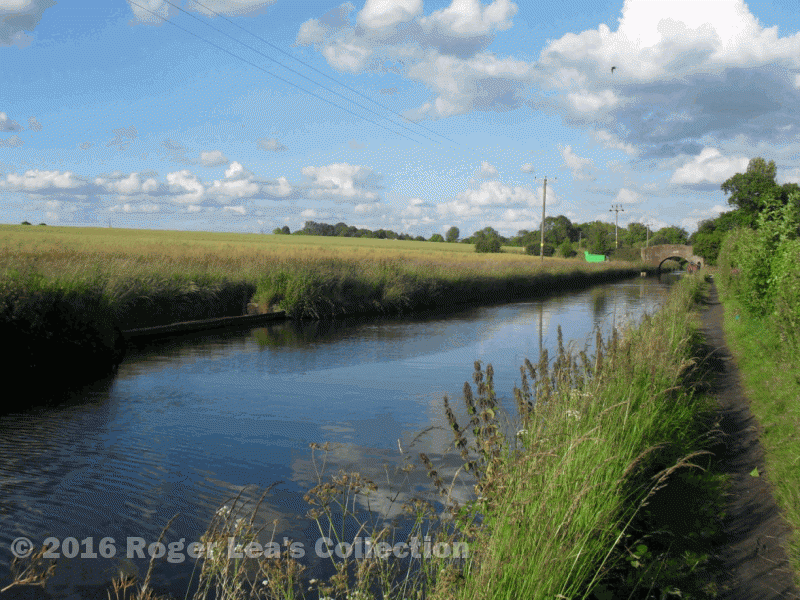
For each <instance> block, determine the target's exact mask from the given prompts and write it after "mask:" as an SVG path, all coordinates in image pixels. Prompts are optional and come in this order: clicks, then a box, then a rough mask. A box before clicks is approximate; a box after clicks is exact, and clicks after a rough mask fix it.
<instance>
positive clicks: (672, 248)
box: [641, 244, 705, 269]
mask: <svg viewBox="0 0 800 600" xmlns="http://www.w3.org/2000/svg"><path fill="white" fill-rule="evenodd" d="M641 253H642V260H643V261H644V262H646V263H648V264H651V265H653V266H656V267H658V268H659V269H660V268H661V265H662V264H663V263H664V261H665V260H667V259H670V258H682V259H684V260H688V261H689V262H691V263H694V264H696V265H700V266H701V267H702V266H703V264H704V263H705V259H704V258H703V257H702V256H696V255H695V254H694V252H693V250H692V246H684V245H682V244H660V245H658V246H650V247H648V248H642V250H641Z"/></svg>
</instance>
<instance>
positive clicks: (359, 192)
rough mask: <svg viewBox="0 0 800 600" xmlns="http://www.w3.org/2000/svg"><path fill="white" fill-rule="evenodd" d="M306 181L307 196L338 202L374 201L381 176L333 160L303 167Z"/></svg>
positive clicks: (371, 171)
mask: <svg viewBox="0 0 800 600" xmlns="http://www.w3.org/2000/svg"><path fill="white" fill-rule="evenodd" d="M303 175H304V176H305V177H306V178H307V179H308V180H309V186H308V195H309V196H310V197H311V198H316V199H330V200H336V201H338V202H354V203H365V202H377V201H378V200H379V196H378V193H377V190H378V189H380V187H379V182H380V179H381V175H379V174H377V173H375V172H373V170H372V169H371V168H369V167H365V166H361V165H351V164H348V163H335V164H331V165H326V166H322V167H304V168H303Z"/></svg>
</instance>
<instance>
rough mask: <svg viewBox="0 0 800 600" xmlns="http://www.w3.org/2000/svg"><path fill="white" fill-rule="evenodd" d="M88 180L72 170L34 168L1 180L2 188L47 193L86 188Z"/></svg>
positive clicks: (11, 174)
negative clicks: (79, 176) (41, 169)
mask: <svg viewBox="0 0 800 600" xmlns="http://www.w3.org/2000/svg"><path fill="white" fill-rule="evenodd" d="M85 186H86V182H85V181H84V180H82V179H80V178H78V177H77V176H76V175H75V174H74V173H72V172H71V171H64V172H62V171H40V170H39V169H32V170H30V171H26V172H25V174H24V175H17V174H15V173H10V174H8V175H6V179H5V181H2V180H0V190H6V191H10V192H29V193H35V194H46V193H49V192H58V191H66V190H79V189H81V188H85Z"/></svg>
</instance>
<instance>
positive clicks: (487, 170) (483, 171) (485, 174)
mask: <svg viewBox="0 0 800 600" xmlns="http://www.w3.org/2000/svg"><path fill="white" fill-rule="evenodd" d="M476 175H477V176H478V177H482V178H484V179H494V178H496V177H497V175H498V171H497V167H495V166H494V165H492V164H489V163H488V162H487V161H485V160H484V161H482V162H481V166H480V168H479V169H478V172H477V173H476Z"/></svg>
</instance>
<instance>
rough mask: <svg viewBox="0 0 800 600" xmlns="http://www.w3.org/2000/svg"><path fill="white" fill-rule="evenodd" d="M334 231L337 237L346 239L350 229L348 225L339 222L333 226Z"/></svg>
mask: <svg viewBox="0 0 800 600" xmlns="http://www.w3.org/2000/svg"><path fill="white" fill-rule="evenodd" d="M333 231H334V234H335V235H336V236H337V237H346V236H347V232H348V231H349V227H347V223H342V222H339V223H337V224H336V225H334V226H333Z"/></svg>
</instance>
